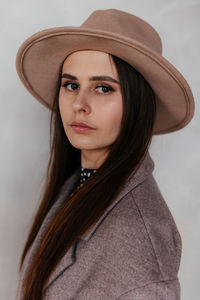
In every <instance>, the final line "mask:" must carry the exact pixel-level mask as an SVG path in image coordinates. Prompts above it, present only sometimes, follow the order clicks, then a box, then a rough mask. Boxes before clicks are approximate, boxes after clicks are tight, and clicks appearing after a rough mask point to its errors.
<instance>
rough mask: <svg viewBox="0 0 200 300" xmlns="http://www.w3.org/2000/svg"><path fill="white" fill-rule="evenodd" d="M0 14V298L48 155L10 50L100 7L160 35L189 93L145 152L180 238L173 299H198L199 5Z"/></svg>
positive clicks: (141, 0) (42, 7)
mask: <svg viewBox="0 0 200 300" xmlns="http://www.w3.org/2000/svg"><path fill="white" fill-rule="evenodd" d="M0 8H1V9H0V37H1V47H0V80H1V89H0V93H1V95H0V101H1V109H0V122H1V126H0V129H1V134H0V137H1V147H0V157H1V166H0V299H2V300H11V299H14V295H15V292H16V287H17V281H18V264H19V259H20V255H21V252H22V248H23V245H24V242H25V239H26V235H27V232H28V228H29V226H30V223H31V220H32V217H33V213H34V211H35V207H36V205H37V204H38V200H39V197H40V195H41V191H42V187H43V184H44V178H45V172H46V166H47V162H48V157H49V111H47V109H46V108H45V107H43V106H42V105H41V104H39V102H37V101H36V100H35V99H34V98H33V97H32V96H31V95H30V94H29V93H28V92H27V91H26V90H25V88H24V86H23V85H22V84H21V82H20V80H19V78H18V76H17V73H16V70H15V57H16V53H17V50H18V48H19V46H20V45H21V43H22V42H23V41H24V40H25V39H26V38H28V37H29V36H30V35H32V34H33V33H35V32H37V31H40V30H42V29H46V28H50V27H57V26H65V25H66V26H79V25H81V23H82V22H84V20H85V19H86V18H87V17H88V16H89V14H90V13H91V12H92V11H93V10H95V9H107V8H117V9H121V10H124V11H127V12H130V13H133V14H135V15H137V16H139V17H141V18H143V19H144V20H146V21H147V22H149V23H150V24H151V25H153V27H155V29H156V30H157V31H158V32H159V34H160V35H161V37H162V41H163V55H164V56H165V57H166V58H167V59H168V60H169V61H170V62H171V63H172V64H174V65H175V67H176V68H177V69H178V70H179V71H180V72H181V73H182V74H183V75H184V77H185V78H186V80H187V81H188V83H189V85H190V86H191V89H192V91H193V94H194V98H195V102H196V111H195V116H194V118H193V120H192V121H191V122H190V123H189V125H188V126H187V127H185V128H184V129H182V130H180V131H177V132H175V133H172V134H167V135H163V136H156V137H154V138H153V142H152V145H151V149H150V153H151V156H152V158H153V160H154V162H155V171H154V176H155V178H156V180H157V182H158V184H159V187H160V190H161V192H162V194H163V196H164V198H165V200H166V203H167V205H168V206H169V208H170V210H171V212H172V214H173V216H174V219H175V221H176V224H177V226H178V229H179V231H180V234H181V236H182V241H183V252H182V260H181V266H180V271H179V279H180V283H181V294H182V297H181V299H182V300H188V299H192V300H195V299H199V291H200V289H199V278H200V264H199V259H200V258H199V253H200V234H199V231H200V201H199V200H200V172H199V168H200V139H199V136H200V117H199V114H200V104H199V96H200V93H199V90H200V88H199V86H200V81H199V70H200V59H199V54H200V32H199V28H200V0H196V1H195V0H167V1H166V0H146V1H145V0H123V1H122V0H121V1H120V0H119V1H117V0H109V1H107V0H101V1H94V0H84V1H81V0H73V1H68V0H59V1H56V0H46V1H45V0H43V1H42V0H29V1H27V0H18V1H11V0H7V1H2V0H1V1H0ZM169 300H170V299H169Z"/></svg>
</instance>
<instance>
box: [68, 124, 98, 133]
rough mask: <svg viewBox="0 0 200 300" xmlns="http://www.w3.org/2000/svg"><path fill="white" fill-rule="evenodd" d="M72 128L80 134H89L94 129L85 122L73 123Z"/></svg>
mask: <svg viewBox="0 0 200 300" xmlns="http://www.w3.org/2000/svg"><path fill="white" fill-rule="evenodd" d="M71 127H72V129H73V130H74V131H75V132H79V133H83V132H88V131H91V130H93V129H94V128H92V127H89V126H88V125H87V124H85V123H83V122H72V123H71Z"/></svg>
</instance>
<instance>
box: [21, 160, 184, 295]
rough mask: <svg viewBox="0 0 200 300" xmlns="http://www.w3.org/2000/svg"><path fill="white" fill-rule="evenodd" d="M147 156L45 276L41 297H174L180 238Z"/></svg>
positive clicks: (177, 287)
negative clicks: (47, 278) (104, 208)
mask: <svg viewBox="0 0 200 300" xmlns="http://www.w3.org/2000/svg"><path fill="white" fill-rule="evenodd" d="M153 168H154V163H153V161H152V159H151V157H150V156H149V154H147V156H146V158H145V160H144V161H143V163H142V165H141V167H140V169H139V170H138V171H137V173H136V174H135V176H130V177H129V180H127V182H126V184H125V186H124V188H123V190H122V191H121V193H120V194H119V195H118V196H117V197H116V199H115V201H114V202H113V203H112V204H111V205H110V206H109V207H108V208H107V210H106V212H105V213H104V214H103V216H102V217H101V218H100V220H99V221H98V222H97V224H95V226H93V228H92V229H90V230H89V231H88V232H87V233H86V234H85V235H84V236H83V237H82V239H81V240H79V241H78V242H77V243H75V244H74V245H73V247H71V248H70V250H69V251H68V253H67V254H66V255H65V256H64V257H63V258H62V260H61V262H60V263H59V265H58V266H57V268H56V269H55V271H54V272H53V274H52V275H51V276H50V279H49V281H48V288H47V291H46V294H45V300H47V299H50V300H54V299H55V300H65V299H76V300H107V299H115V300H116V299H117V300H179V299H180V284H179V280H178V278H177V273H178V269H179V264H180V256H181V239H180V235H179V232H178V230H177V227H176V225H175V223H174V220H173V217H172V215H171V213H170V211H169V209H168V207H167V205H166V203H165V201H164V199H163V197H162V195H161V193H160V191H159V188H158V186H157V184H156V182H155V180H154V177H153V175H152V171H153ZM78 176H79V171H78V170H77V171H76V172H75V173H74V174H73V175H72V176H71V177H70V178H69V179H68V180H67V181H66V182H65V184H64V185H63V187H62V190H61V193H60V195H59V197H58V199H57V201H56V203H55V204H54V206H53V207H52V209H51V210H50V212H49V214H48V215H47V217H46V219H45V221H44V223H43V225H42V227H41V229H40V232H39V233H38V236H37V237H36V240H35V242H34V243H33V246H32V247H31V249H30V251H29V253H28V255H27V257H26V259H25V262H24V265H23V270H22V272H21V274H20V282H19V287H18V293H17V296H16V299H17V300H18V299H22V298H21V280H22V278H23V276H24V272H26V270H27V268H28V266H29V262H30V260H31V257H32V255H33V253H34V251H35V249H36V248H37V245H38V243H39V242H40V240H41V237H42V235H43V232H44V229H45V228H46V226H47V224H48V223H49V221H50V219H51V218H52V215H53V214H55V212H56V210H57V209H58V208H59V206H60V205H61V203H62V201H63V200H64V197H66V196H67V195H69V194H70V192H71V189H72V187H73V184H74V183H75V181H76V180H77V178H78Z"/></svg>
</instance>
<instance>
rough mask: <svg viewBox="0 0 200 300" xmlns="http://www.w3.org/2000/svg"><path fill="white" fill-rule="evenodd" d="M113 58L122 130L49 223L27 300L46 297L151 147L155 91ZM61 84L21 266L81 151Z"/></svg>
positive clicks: (31, 272)
mask: <svg viewBox="0 0 200 300" xmlns="http://www.w3.org/2000/svg"><path fill="white" fill-rule="evenodd" d="M110 57H111V58H112V59H113V61H114V63H115V66H116V69H117V72H118V75H119V80H120V87H121V92H122V97H123V117H122V123H121V129H120V133H119V135H118V138H117V139H116V141H115V142H114V144H112V145H111V147H110V152H109V155H108V157H107V158H106V160H105V161H104V163H103V164H102V165H101V166H100V168H99V169H98V170H97V172H96V173H94V174H93V175H92V176H91V177H90V178H89V179H87V181H86V182H85V183H84V185H83V186H82V187H81V188H80V189H78V190H76V191H75V193H74V194H73V195H72V196H71V197H68V199H66V201H65V202H64V204H63V205H62V207H61V208H60V209H59V210H58V212H57V213H56V214H55V216H54V217H53V219H52V220H51V222H50V224H49V225H48V228H47V229H46V231H45V233H44V236H43V238H42V242H41V243H40V245H39V246H38V249H37V250H36V253H35V254H34V257H33V260H32V262H31V264H30V267H29V269H28V272H27V274H26V276H25V278H24V282H23V283H24V284H23V289H24V298H23V299H25V300H32V299H34V300H36V299H37V300H40V299H42V297H43V295H44V292H45V288H46V283H47V280H48V278H49V276H50V274H51V273H52V272H53V270H54V269H55V267H56V266H57V264H58V263H59V261H60V260H61V258H62V257H63V256H64V255H65V254H66V252H67V251H68V250H69V248H70V247H71V246H72V245H73V244H74V243H75V242H76V241H77V240H78V239H80V237H81V236H82V234H83V233H85V232H86V231H87V229H89V228H90V227H91V226H92V225H93V224H94V223H96V221H97V220H98V219H99V218H100V216H101V215H102V214H103V212H104V211H105V209H106V208H107V207H108V206H109V204H110V203H111V202H112V201H113V200H114V198H115V196H116V195H117V194H118V193H119V191H120V189H121V188H122V185H123V183H124V182H125V181H126V179H127V178H128V177H129V176H130V174H131V173H134V172H135V171H136V170H137V168H138V167H139V165H140V163H141V161H142V159H143V158H144V156H145V154H146V152H147V151H148V147H149V145H150V142H151V139H152V134H153V126H154V120H155V113H156V104H155V94H154V92H153V90H152V89H151V87H150V86H149V84H148V82H147V81H146V80H145V79H144V77H143V76H142V75H141V74H140V73H139V72H138V71H137V70H135V69H134V68H133V67H132V66H130V65H129V64H128V63H126V62H125V61H123V60H121V59H120V58H118V57H115V56H113V55H111V56H110ZM60 75H61V71H60ZM59 81H60V79H59ZM59 86H60V82H58V90H57V92H56V96H55V101H54V104H53V109H52V115H51V123H50V124H51V126H50V135H51V154H50V159H49V163H48V168H47V177H46V185H45V188H44V193H43V197H42V201H41V204H40V207H39V209H38V211H37V214H36V216H35V219H34V222H33V225H32V228H31V230H30V233H29V236H28V239H27V242H26V245H25V248H24V251H23V254H22V258H21V267H22V264H23V261H24V258H25V256H26V254H27V251H28V250H29V248H30V246H31V245H32V243H33V241H34V239H35V237H36V235H37V233H38V231H39V229H40V227H41V224H42V222H43V221H44V218H45V216H46V214H47V213H48V211H49V210H50V208H51V207H52V205H53V204H54V203H55V201H56V199H57V196H58V194H59V191H60V189H61V187H62V185H63V183H64V182H65V181H66V180H67V178H69V176H71V175H72V174H73V172H74V171H75V170H76V169H77V168H78V167H80V164H81V161H80V154H81V153H80V150H79V149H75V148H74V147H73V146H72V145H71V144H70V142H69V140H68V139H67V137H66V134H65V131H64V128H63V124H62V120H61V117H60V112H59V105H58V92H59ZM55 241H56V243H55Z"/></svg>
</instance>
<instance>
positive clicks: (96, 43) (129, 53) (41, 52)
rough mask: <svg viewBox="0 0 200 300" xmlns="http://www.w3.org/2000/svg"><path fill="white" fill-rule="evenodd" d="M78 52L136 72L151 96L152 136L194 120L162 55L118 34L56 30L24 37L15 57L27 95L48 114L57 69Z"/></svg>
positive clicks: (189, 101)
mask: <svg viewBox="0 0 200 300" xmlns="http://www.w3.org/2000/svg"><path fill="white" fill-rule="evenodd" d="M79 50H98V51H103V52H106V53H110V54H113V55H115V56H118V57H119V58H121V59H123V60H124V61H126V62H128V63H129V64H130V65H132V66H133V67H134V68H135V69H136V70H138V71H139V72H140V73H141V74H142V75H143V76H144V78H145V79H146V80H147V81H148V82H149V84H150V86H151V87H152V89H153V90H154V92H155V94H156V105H157V112H156V120H155V125H154V131H153V134H164V133H170V132H173V131H176V130H179V129H181V128H183V127H184V126H186V125H187V124H188V123H189V122H190V120H191V119H192V117H193V114H194V99H193V95H192V92H191V89H190V87H189V85H188V83H187V82H186V80H185V79H184V77H183V76H182V75H181V74H180V72H179V71H178V70H177V69H176V68H175V67H174V66H173V65H172V64H171V63H169V61H167V60H166V59H165V58H164V57H163V56H162V55H160V54H158V53H157V52H155V51H153V50H151V49H149V48H147V47H146V46H144V45H143V44H141V43H139V42H137V41H135V40H132V39H127V38H123V37H122V36H121V35H118V34H112V35H111V34H109V33H108V32H105V31H100V30H91V29H85V28H80V27H57V28H51V29H46V30H42V31H40V32H38V33H36V34H34V35H32V36H31V37H29V38H28V39H27V40H26V41H25V42H24V43H23V44H22V45H21V47H20V48H19V50H18V53H17V57H16V68H17V72H18V75H19V77H20V79H21V81H22V82H23V84H24V85H25V87H26V88H27V89H28V91H29V92H30V93H31V94H32V95H33V96H34V97H35V98H36V99H37V100H38V101H39V102H41V103H42V104H43V105H45V106H46V107H47V108H49V109H51V107H52V103H53V100H54V97H55V92H56V90H57V82H58V81H57V80H56V79H58V76H60V74H59V71H60V67H61V65H62V64H63V62H64V60H65V58H66V57H67V56H68V55H69V54H70V53H72V52H75V51H79Z"/></svg>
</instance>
